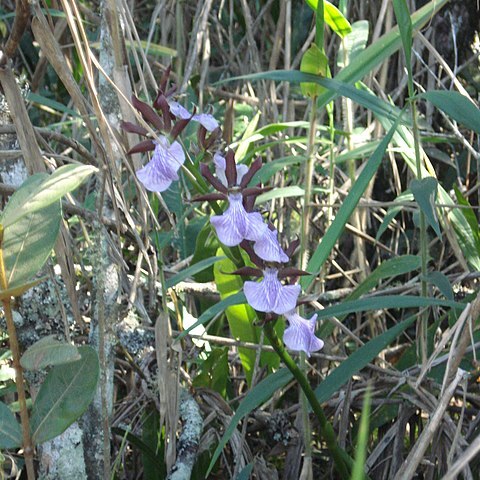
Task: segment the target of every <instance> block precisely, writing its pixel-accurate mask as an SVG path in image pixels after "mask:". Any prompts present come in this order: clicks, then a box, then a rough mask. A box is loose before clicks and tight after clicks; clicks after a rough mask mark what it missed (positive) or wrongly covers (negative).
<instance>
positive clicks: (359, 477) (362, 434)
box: [352, 386, 372, 480]
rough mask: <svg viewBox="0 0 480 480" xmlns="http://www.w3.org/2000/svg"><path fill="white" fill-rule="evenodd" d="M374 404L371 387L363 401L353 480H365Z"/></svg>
mask: <svg viewBox="0 0 480 480" xmlns="http://www.w3.org/2000/svg"><path fill="white" fill-rule="evenodd" d="M371 404H372V390H371V388H370V386H369V387H368V388H367V393H366V395H365V398H364V399H363V407H362V415H361V416H360V429H359V432H358V443H357V448H356V454H355V462H354V464H353V470H352V480H364V479H365V460H366V458H367V449H368V437H369V433H370V432H369V424H370V406H371Z"/></svg>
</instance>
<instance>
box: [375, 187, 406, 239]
mask: <svg viewBox="0 0 480 480" xmlns="http://www.w3.org/2000/svg"><path fill="white" fill-rule="evenodd" d="M411 200H413V195H412V194H411V192H408V191H407V192H402V193H401V194H400V195H399V196H398V197H397V198H396V199H395V201H398V202H399V203H401V202H407V201H411ZM403 210H404V206H403V205H394V206H392V207H390V208H389V209H388V210H387V214H386V215H385V217H383V220H382V224H381V225H380V227H378V232H377V235H376V237H375V238H376V239H377V240H378V239H379V238H380V237H381V236H382V234H383V233H384V232H385V230H387V228H388V225H389V224H390V222H391V221H392V220H393V219H394V218H395V217H396V216H397V215H398V214H399V213H400V212H401V211H403Z"/></svg>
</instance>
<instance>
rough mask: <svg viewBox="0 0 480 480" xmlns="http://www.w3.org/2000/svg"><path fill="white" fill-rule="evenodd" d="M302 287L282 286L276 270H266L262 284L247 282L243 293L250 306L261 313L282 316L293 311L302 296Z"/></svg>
mask: <svg viewBox="0 0 480 480" xmlns="http://www.w3.org/2000/svg"><path fill="white" fill-rule="evenodd" d="M300 291H301V287H300V285H282V284H281V283H280V280H278V270H277V269H276V268H266V269H265V270H264V271H263V280H262V281H260V282H251V281H248V282H245V283H244V285H243V292H244V293H245V297H246V299H247V302H248V304H249V305H250V306H251V307H253V308H254V309H255V310H258V311H259V312H274V313H277V314H278V315H282V314H284V313H286V312H289V311H290V310H293V309H294V308H295V306H296V304H297V299H298V296H299V295H300Z"/></svg>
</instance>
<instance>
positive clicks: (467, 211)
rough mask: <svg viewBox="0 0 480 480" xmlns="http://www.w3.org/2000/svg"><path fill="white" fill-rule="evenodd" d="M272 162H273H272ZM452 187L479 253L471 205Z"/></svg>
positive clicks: (475, 222)
mask: <svg viewBox="0 0 480 480" xmlns="http://www.w3.org/2000/svg"><path fill="white" fill-rule="evenodd" d="M272 163H274V162H272ZM453 189H454V190H455V196H456V197H457V202H458V203H459V204H460V205H462V206H463V207H465V208H461V209H460V212H461V214H462V215H463V216H464V218H465V220H466V221H467V223H468V225H469V226H470V229H471V231H472V236H473V241H474V242H475V245H476V247H477V251H478V253H479V254H480V230H479V228H478V219H477V216H476V215H475V212H474V211H473V208H472V206H471V205H470V203H469V202H468V200H467V199H466V198H465V197H464V196H463V195H462V192H461V191H460V189H459V188H458V187H457V186H456V185H454V186H453Z"/></svg>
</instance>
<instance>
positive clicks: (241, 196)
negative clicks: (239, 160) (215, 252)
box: [195, 150, 267, 247]
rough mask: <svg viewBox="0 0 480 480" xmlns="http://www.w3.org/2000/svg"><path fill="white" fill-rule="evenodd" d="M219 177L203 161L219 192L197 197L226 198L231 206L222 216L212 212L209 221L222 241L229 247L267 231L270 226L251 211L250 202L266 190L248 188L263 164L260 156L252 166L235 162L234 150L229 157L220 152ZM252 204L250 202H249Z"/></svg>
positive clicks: (199, 198)
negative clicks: (251, 198) (250, 199)
mask: <svg viewBox="0 0 480 480" xmlns="http://www.w3.org/2000/svg"><path fill="white" fill-rule="evenodd" d="M214 163H215V167H216V173H217V177H215V176H213V174H212V173H211V172H210V170H209V169H208V166H207V165H205V164H202V165H201V166H200V171H201V173H202V175H203V176H204V177H205V178H206V180H207V181H208V182H209V183H210V184H211V185H212V186H213V187H214V188H215V189H216V190H217V191H218V192H220V193H214V194H207V195H203V196H200V197H197V198H195V200H227V201H228V208H227V209H226V210H225V212H223V214H222V215H213V216H212V217H211V218H210V223H211V224H212V225H213V226H214V227H215V230H216V232H217V236H218V238H219V240H220V241H221V242H222V243H223V244H224V245H226V246H228V247H234V246H236V245H238V244H240V242H242V241H243V240H245V239H246V240H251V241H257V240H259V239H260V238H261V237H262V236H263V235H264V234H265V233H266V231H267V225H266V224H265V223H264V221H263V218H262V216H261V215H260V213H258V212H253V211H251V210H252V209H253V205H250V204H249V202H248V201H247V200H248V199H249V198H250V197H255V196H257V195H259V194H260V193H262V192H263V191H265V189H263V188H260V187H252V188H247V185H248V182H250V180H251V179H252V177H253V175H254V174H255V172H257V171H258V170H259V168H260V167H261V160H260V159H257V160H256V161H255V162H253V164H252V166H251V167H250V168H247V167H246V166H243V165H236V163H235V157H234V154H233V152H232V151H231V150H230V151H229V152H228V153H227V155H226V157H225V158H224V157H222V156H221V155H220V154H217V155H215V159H214ZM250 203H251V202H250Z"/></svg>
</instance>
